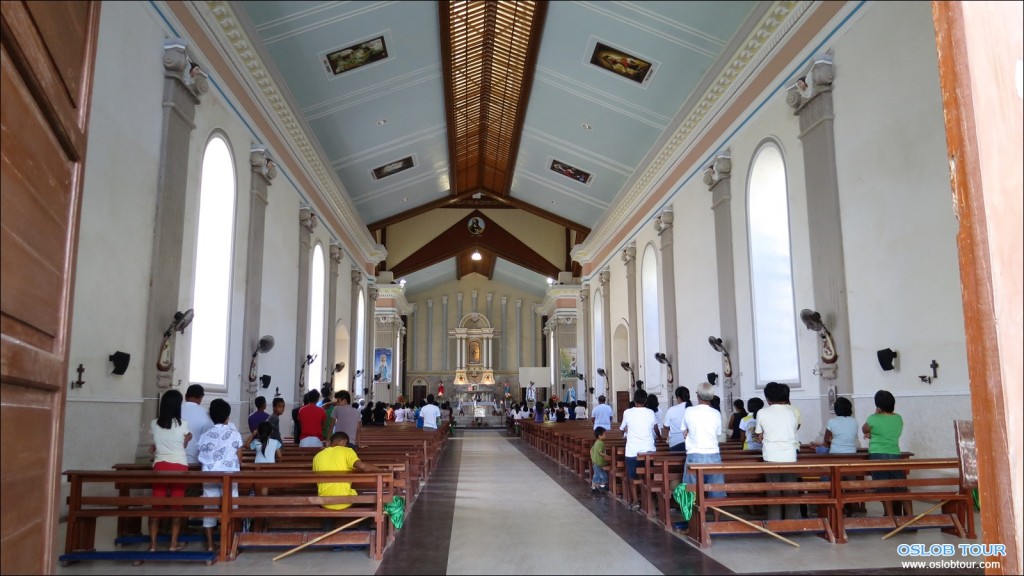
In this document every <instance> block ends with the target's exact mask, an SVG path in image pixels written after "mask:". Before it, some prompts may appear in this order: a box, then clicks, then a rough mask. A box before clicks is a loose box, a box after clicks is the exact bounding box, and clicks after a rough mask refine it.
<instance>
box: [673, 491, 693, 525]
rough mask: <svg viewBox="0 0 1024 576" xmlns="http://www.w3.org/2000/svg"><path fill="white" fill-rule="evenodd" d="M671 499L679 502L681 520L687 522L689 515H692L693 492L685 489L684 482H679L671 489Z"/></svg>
mask: <svg viewBox="0 0 1024 576" xmlns="http://www.w3.org/2000/svg"><path fill="white" fill-rule="evenodd" d="M672 499H673V500H675V501H676V504H679V511H680V512H682V513H683V520H685V521H687V522H689V521H690V516H691V515H693V502H694V500H695V499H696V496H695V495H694V493H693V492H690V491H689V490H687V489H686V483H685V482H680V483H679V485H678V486H676V489H675V490H673V491H672Z"/></svg>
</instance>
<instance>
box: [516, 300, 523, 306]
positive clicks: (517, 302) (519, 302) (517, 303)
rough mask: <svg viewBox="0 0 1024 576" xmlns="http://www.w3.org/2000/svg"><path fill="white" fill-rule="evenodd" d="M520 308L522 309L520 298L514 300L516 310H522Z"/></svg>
mask: <svg viewBox="0 0 1024 576" xmlns="http://www.w3.org/2000/svg"><path fill="white" fill-rule="evenodd" d="M522 307H523V300H522V298H516V308H522Z"/></svg>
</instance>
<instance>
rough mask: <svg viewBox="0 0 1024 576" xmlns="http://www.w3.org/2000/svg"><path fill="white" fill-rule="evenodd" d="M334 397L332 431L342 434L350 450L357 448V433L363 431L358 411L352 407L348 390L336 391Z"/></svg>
mask: <svg viewBox="0 0 1024 576" xmlns="http://www.w3.org/2000/svg"><path fill="white" fill-rule="evenodd" d="M334 397H335V399H336V400H337V402H338V406H337V407H336V408H335V409H334V431H335V432H344V433H345V434H346V435H347V436H348V439H349V441H350V442H351V444H352V448H353V449H355V448H359V432H360V431H361V430H362V429H363V419H362V415H361V414H360V413H359V409H358V408H356V407H355V406H353V405H352V394H350V393H349V391H348V390H338V392H337V393H335V394H334ZM332 438H333V436H332Z"/></svg>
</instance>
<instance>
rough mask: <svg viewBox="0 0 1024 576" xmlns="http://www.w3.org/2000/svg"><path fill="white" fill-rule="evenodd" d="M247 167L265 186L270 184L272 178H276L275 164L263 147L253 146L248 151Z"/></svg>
mask: <svg viewBox="0 0 1024 576" xmlns="http://www.w3.org/2000/svg"><path fill="white" fill-rule="evenodd" d="M249 167H250V168H252V173H253V174H257V175H259V176H260V177H261V178H263V179H264V180H265V181H266V182H267V184H272V183H273V182H272V181H273V180H274V178H277V164H275V163H274V159H273V158H271V157H270V154H268V153H267V149H266V147H264V146H253V147H252V148H250V149H249Z"/></svg>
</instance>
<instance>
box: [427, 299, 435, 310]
mask: <svg viewBox="0 0 1024 576" xmlns="http://www.w3.org/2000/svg"><path fill="white" fill-rule="evenodd" d="M433 307H434V299H433V298H427V308H433Z"/></svg>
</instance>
